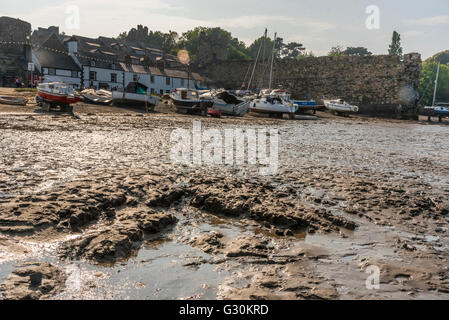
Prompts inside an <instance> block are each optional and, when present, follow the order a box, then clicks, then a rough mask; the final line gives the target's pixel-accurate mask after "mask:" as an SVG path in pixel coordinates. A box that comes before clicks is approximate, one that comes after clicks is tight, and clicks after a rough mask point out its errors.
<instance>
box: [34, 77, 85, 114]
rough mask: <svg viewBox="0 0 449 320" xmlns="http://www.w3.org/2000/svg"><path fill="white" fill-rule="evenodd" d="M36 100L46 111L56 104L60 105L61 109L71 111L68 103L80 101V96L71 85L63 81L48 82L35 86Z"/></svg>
mask: <svg viewBox="0 0 449 320" xmlns="http://www.w3.org/2000/svg"><path fill="white" fill-rule="evenodd" d="M36 101H37V103H38V104H39V105H41V106H43V107H45V109H46V110H47V111H50V108H53V107H56V106H60V107H61V110H63V111H72V107H71V106H70V105H71V104H73V103H76V102H78V101H80V97H79V96H78V95H77V94H76V92H75V90H74V89H73V87H71V86H67V85H66V84H65V83H64V82H48V83H40V84H39V85H38V86H37V97H36Z"/></svg>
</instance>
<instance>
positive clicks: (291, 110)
mask: <svg viewBox="0 0 449 320" xmlns="http://www.w3.org/2000/svg"><path fill="white" fill-rule="evenodd" d="M297 110H298V106H295V105H293V104H292V103H287V102H284V101H283V100H282V98H279V97H277V96H267V97H264V98H258V99H255V100H253V101H252V102H251V105H250V111H251V112H256V113H267V114H270V115H274V114H289V115H291V117H292V116H293V115H294V114H295V113H296V111H297Z"/></svg>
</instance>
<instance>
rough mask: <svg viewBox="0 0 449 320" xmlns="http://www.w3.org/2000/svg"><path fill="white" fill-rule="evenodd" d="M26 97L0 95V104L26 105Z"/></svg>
mask: <svg viewBox="0 0 449 320" xmlns="http://www.w3.org/2000/svg"><path fill="white" fill-rule="evenodd" d="M27 102H28V99H25V98H21V97H10V96H0V103H1V104H8V105H14V106H26V104H27Z"/></svg>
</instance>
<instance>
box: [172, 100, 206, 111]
mask: <svg viewBox="0 0 449 320" xmlns="http://www.w3.org/2000/svg"><path fill="white" fill-rule="evenodd" d="M172 101H173V104H174V105H175V107H176V108H178V109H196V108H199V107H200V105H201V101H200V100H178V99H173V98H172Z"/></svg>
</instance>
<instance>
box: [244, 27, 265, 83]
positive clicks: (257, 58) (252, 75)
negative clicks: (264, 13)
mask: <svg viewBox="0 0 449 320" xmlns="http://www.w3.org/2000/svg"><path fill="white" fill-rule="evenodd" d="M265 32H267V29H265ZM262 44H263V43H261V44H260V47H259V51H257V57H256V61H255V62H254V66H253V73H252V74H251V79H250V80H249V82H248V88H247V89H246V90H249V88H251V83H252V82H253V78H254V73H255V72H256V65H257V60H259V55H260V50H261V49H262Z"/></svg>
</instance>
